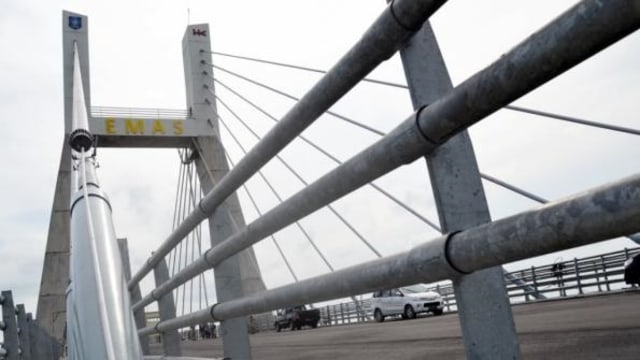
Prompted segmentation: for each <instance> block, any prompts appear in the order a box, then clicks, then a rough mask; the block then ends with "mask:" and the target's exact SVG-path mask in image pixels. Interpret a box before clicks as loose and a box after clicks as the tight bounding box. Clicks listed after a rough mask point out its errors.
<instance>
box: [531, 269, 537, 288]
mask: <svg viewBox="0 0 640 360" xmlns="http://www.w3.org/2000/svg"><path fill="white" fill-rule="evenodd" d="M531 283H532V285H533V291H535V292H536V294H538V293H539V292H538V279H537V278H536V267H535V266H532V267H531Z"/></svg>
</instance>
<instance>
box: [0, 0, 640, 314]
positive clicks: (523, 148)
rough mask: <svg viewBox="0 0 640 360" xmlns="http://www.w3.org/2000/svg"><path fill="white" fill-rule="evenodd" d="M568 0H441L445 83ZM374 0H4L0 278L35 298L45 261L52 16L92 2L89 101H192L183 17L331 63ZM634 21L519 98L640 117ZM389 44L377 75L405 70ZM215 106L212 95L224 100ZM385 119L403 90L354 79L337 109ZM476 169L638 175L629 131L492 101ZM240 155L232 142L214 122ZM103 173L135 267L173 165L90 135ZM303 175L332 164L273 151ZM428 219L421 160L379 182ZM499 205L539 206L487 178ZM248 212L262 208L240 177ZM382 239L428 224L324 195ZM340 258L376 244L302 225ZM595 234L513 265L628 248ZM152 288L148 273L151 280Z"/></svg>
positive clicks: (55, 85)
mask: <svg viewBox="0 0 640 360" xmlns="http://www.w3.org/2000/svg"><path fill="white" fill-rule="evenodd" d="M575 2H576V1H569V0H546V1H531V0H521V1H513V0H494V1H488V2H480V1H473V0H457V1H451V2H450V3H448V4H446V5H445V6H443V7H442V9H441V10H440V11H439V12H438V13H437V14H436V15H435V16H433V18H432V24H433V27H434V31H435V32H436V36H437V37H438V40H439V41H440V45H441V48H442V52H443V54H444V57H445V61H446V63H447V66H448V68H449V71H450V74H451V77H452V79H453V82H454V84H458V83H460V82H462V81H464V80H465V79H466V78H467V77H469V76H471V75H473V74H474V73H475V72H477V71H479V70H481V69H482V68H484V67H485V66H487V65H489V64H490V63H491V62H493V61H494V60H495V59H497V58H499V57H500V55H501V54H503V53H505V52H506V51H508V50H509V49H510V48H512V47H513V46H514V45H516V44H517V43H518V42H520V41H521V40H522V39H524V38H525V37H527V36H528V35H530V34H531V33H532V32H534V31H535V30H537V29H538V28H540V27H541V26H543V25H545V24H546V23H548V22H549V21H551V20H552V19H553V18H554V17H556V16H558V15H559V14H560V13H562V12H563V11H564V10H565V9H567V8H569V7H570V6H571V5H572V4H573V3H575ZM384 6H385V1H383V0H379V1H370V0H351V1H340V0H313V1H312V0H307V1H300V0H298V1H294V0H288V1H285V0H271V1H258V0H255V1H249V0H246V1H217V0H213V1H148V2H141V1H136V2H134V1H122V0H116V1H108V2H107V1H100V2H99V1H35V0H8V1H6V0H5V1H4V2H3V4H2V11H1V12H0V49H2V51H1V52H0V119H1V121H2V129H1V131H2V135H3V140H2V141H0V151H1V153H2V154H3V155H4V156H2V158H0V169H2V176H0V199H2V202H1V205H0V230H1V231H0V256H1V258H0V289H12V290H13V291H14V293H15V297H16V301H17V302H19V303H23V302H24V303H25V304H26V306H27V309H28V310H29V311H35V307H36V301H37V294H38V288H39V282H40V277H41V271H42V261H43V255H44V248H45V242H46V236H47V229H48V225H49V216H50V211H51V204H52V200H53V192H54V186H55V181H56V178H55V177H56V173H57V167H58V163H59V156H60V150H61V146H62V138H63V128H64V125H63V124H64V120H63V95H62V55H61V48H62V47H61V38H62V35H61V13H62V10H63V9H66V10H71V11H76V12H79V13H82V14H86V15H88V16H89V23H90V25H89V26H90V33H89V46H90V67H91V74H90V77H91V93H92V103H93V105H94V106H96V105H97V106H120V107H148V108H176V109H182V108H184V107H185V105H184V104H185V91H184V79H183V67H182V52H181V39H182V36H183V33H184V29H185V26H186V25H187V24H188V23H205V22H206V23H209V24H210V26H211V36H212V39H213V49H214V51H220V52H227V53H232V54H237V55H245V56H252V57H258V58H263V59H270V60H275V61H282V62H288V63H293V64H298V65H305V66H310V67H317V68H323V69H327V68H329V67H331V66H332V65H333V64H334V63H335V62H336V60H337V59H338V58H339V57H340V56H341V55H342V54H344V52H345V51H347V50H348V49H349V47H350V46H351V45H352V44H353V43H354V42H355V41H356V40H357V39H358V38H359V37H360V35H361V34H362V33H363V32H364V31H365V30H366V28H367V27H368V26H369V25H370V24H371V23H372V22H373V20H374V19H375V18H376V17H377V16H378V14H379V13H380V12H381V11H382V10H383V8H384ZM214 63H216V64H219V65H221V66H223V67H226V68H229V69H231V70H234V71H237V72H239V73H242V74H244V75H246V76H248V77H251V78H254V79H256V80H259V81H263V82H265V83H267V84H270V85H272V86H274V87H277V88H279V89H282V90H284V91H287V92H290V93H292V94H294V95H296V96H300V95H302V94H304V92H305V91H306V90H307V89H308V88H309V87H310V86H311V85H312V84H313V82H314V81H316V80H317V79H318V78H319V75H317V74H312V73H305V72H301V71H296V70H291V69H282V68H277V67H273V66H270V65H260V64H253V63H250V62H246V61H242V60H235V59H227V58H222V57H217V56H215V57H214ZM638 64H640V36H638V34H632V35H631V36H629V37H628V38H626V39H624V40H623V41H621V42H620V43H618V44H616V45H614V46H612V47H610V48H609V49H606V50H605V51H604V52H602V53H601V54H598V55H596V56H595V57H593V58H592V59H590V60H588V61H587V62H585V63H583V64H581V65H579V66H577V67H576V68H574V69H573V70H571V71H569V72H567V73H566V74H564V75H562V76H560V77H558V78H557V79H555V80H553V81H552V82H550V83H548V84H546V85H544V86H542V87H541V88H540V89H538V90H536V91H535V92H533V93H531V94H530V95H527V96H525V97H524V98H522V99H519V100H517V101H516V102H515V104H517V105H520V106H526V107H531V108H535V109H539V110H544V111H550V112H556V113H561V114H565V115H570V116H577V117H583V118H587V119H591V120H595V121H600V122H605V123H609V124H615V125H620V126H627V127H634V128H639V127H640V126H638V125H637V121H636V120H637V113H638V99H639V98H640V88H639V87H638V85H637V84H639V83H640V71H638ZM215 75H216V76H217V77H219V78H220V80H222V81H224V82H225V83H228V84H229V85H231V86H232V87H233V88H234V89H236V90H237V91H238V92H240V93H242V94H244V95H245V96H247V97H249V98H250V99H252V100H253V101H255V102H256V103H258V104H260V105H262V106H264V107H265V109H267V110H268V111H269V112H271V113H273V114H274V115H276V116H278V117H280V116H282V115H283V114H284V113H285V112H286V111H287V110H288V109H289V108H290V107H291V106H292V102H291V101H290V100H287V99H284V98H282V97H280V96H278V95H274V94H271V93H269V92H267V91H264V90H261V89H259V88H256V87H255V86H253V85H249V84H246V83H244V82H242V81H241V80H237V79H234V78H232V77H230V76H228V75H225V74H222V73H216V74H215ZM403 76H404V75H403V72H402V68H401V64H400V62H399V60H398V58H397V56H396V57H394V58H392V59H390V60H389V61H387V62H385V63H384V64H382V65H381V66H380V68H379V69H377V70H376V71H375V72H374V73H373V74H372V75H371V77H374V78H378V79H385V80H389V81H395V82H402V83H404V77H403ZM218 93H219V95H220V97H221V98H222V99H223V100H225V101H226V102H228V103H229V104H230V105H231V106H232V107H233V108H234V110H236V111H237V112H238V114H240V116H242V117H243V118H244V119H246V121H247V122H248V123H249V124H251V126H252V128H253V129H255V131H256V132H258V133H259V134H264V133H265V132H266V131H268V129H269V127H270V126H272V123H271V122H270V120H268V119H267V118H265V117H264V116H262V115H259V114H258V113H257V112H255V111H252V110H251V109H250V108H249V107H248V106H246V104H243V103H242V102H241V101H239V100H238V99H237V98H235V97H234V96H233V95H232V94H230V93H229V92H227V91H224V89H220V88H218ZM219 108H220V107H219ZM333 110H335V111H336V112H339V113H341V114H343V115H347V116H349V117H352V118H354V119H356V120H358V121H361V122H364V123H367V124H368V125H370V126H373V127H375V128H378V129H380V130H383V131H388V130H390V129H392V128H393V127H394V126H395V125H396V124H397V123H399V122H400V121H401V120H403V119H405V118H406V117H407V116H408V115H409V114H410V113H411V112H412V111H411V105H410V102H409V98H408V94H407V92H406V91H405V90H402V89H397V88H388V87H382V86H379V85H372V84H361V85H359V86H358V87H357V88H356V89H354V91H352V92H351V93H349V94H348V95H347V96H346V97H345V98H344V99H343V100H341V101H340V102H339V103H338V104H336V105H335V106H334V108H333ZM220 114H221V116H222V117H223V118H224V119H225V121H227V122H228V123H229V125H230V126H231V128H232V130H233V131H234V133H236V134H237V136H238V137H239V138H240V139H241V141H242V142H243V145H244V146H245V147H246V148H251V147H252V146H253V145H254V144H255V139H254V138H252V137H251V135H250V134H249V133H247V132H246V131H245V130H244V129H242V127H241V126H240V125H239V124H238V123H237V122H236V121H235V120H234V119H233V118H232V117H231V116H230V115H229V114H228V113H227V112H226V111H224V110H222V109H221V111H220ZM305 135H306V136H308V137H309V138H310V139H312V140H314V141H316V142H317V143H319V144H321V145H322V146H323V147H324V148H326V149H327V150H328V151H330V152H331V153H333V154H335V155H336V156H337V157H338V158H340V159H343V160H346V159H348V158H349V157H350V156H352V155H353V154H355V153H357V152H358V151H359V150H361V149H362V148H363V147H365V146H366V145H368V144H370V143H372V142H374V141H375V140H377V138H378V137H377V136H375V135H373V134H369V133H366V132H364V131H362V130H361V129H357V128H354V127H353V126H351V125H348V124H345V123H343V122H341V121H340V120H337V119H335V118H332V117H328V116H324V117H322V118H320V119H319V120H318V121H317V122H316V123H315V124H314V125H313V126H311V127H310V128H309V129H308V130H307V131H306V132H305ZM471 135H472V139H473V141H474V146H475V150H476V155H477V158H478V162H479V165H480V168H481V170H482V171H483V172H486V173H487V174H490V175H493V176H496V177H498V178H500V179H503V180H505V181H508V182H510V183H512V184H514V185H517V186H520V187H522V188H524V189H527V190H528V191H531V192H533V193H535V194H537V195H540V196H542V197H545V198H549V199H557V198H561V197H564V196H567V195H569V194H573V193H576V192H579V191H582V190H585V189H588V188H591V187H594V186H596V185H599V184H602V183H604V182H607V181H612V180H616V179H619V178H622V177H624V176H628V175H631V174H634V173H636V172H637V161H638V158H640V157H639V156H640V143H639V139H636V138H633V136H632V135H627V134H621V133H615V132H611V131H606V130H599V129H593V128H589V127H585V126H580V125H574V124H569V123H564V122H560V121H557V120H550V119H545V118H540V117H535V116H531V115H524V114H520V113H515V112H512V111H508V110H502V111H499V112H498V113H496V114H495V115H493V116H491V117H490V118H488V119H487V120H485V121H483V122H482V123H480V124H478V125H475V126H474V127H472V128H471ZM223 141H224V142H225V144H226V145H227V148H228V152H229V154H230V155H231V157H232V158H233V159H234V161H237V160H238V159H239V158H240V156H241V151H240V149H239V148H238V147H237V146H236V145H235V144H234V143H233V142H232V140H231V139H230V138H229V136H228V135H227V134H226V133H225V132H224V131H223ZM98 156H99V161H100V163H101V168H100V169H99V174H98V175H99V177H100V180H101V182H102V185H103V189H104V190H105V191H106V192H107V193H108V194H109V196H110V198H111V200H112V205H113V209H114V221H115V225H116V231H117V233H118V236H119V237H127V238H128V239H129V243H130V249H131V256H132V261H133V266H132V267H133V269H138V268H139V267H140V264H141V263H142V262H143V261H144V260H145V259H146V257H148V256H149V254H150V252H151V251H152V250H153V249H155V248H156V247H157V246H158V245H159V244H160V243H161V242H162V241H163V240H164V239H165V238H166V236H167V235H168V234H169V233H170V231H171V219H172V217H173V202H174V196H175V189H176V181H177V176H178V165H179V164H178V158H177V155H176V151H175V150H164V151H158V150H101V151H99V153H98ZM282 156H283V158H285V159H286V160H287V161H289V162H290V163H291V165H292V166H293V167H295V168H296V169H298V170H299V171H300V172H301V173H302V176H304V177H305V179H306V180H307V181H313V180H314V179H316V178H318V177H319V176H321V175H322V174H324V173H326V172H327V171H329V170H330V169H331V168H332V167H333V166H334V164H333V163H331V162H330V161H328V160H327V159H326V158H323V157H322V155H321V154H319V153H317V152H314V150H312V149H311V148H309V147H308V146H306V145H304V144H302V143H299V142H294V143H293V144H292V145H291V146H289V147H287V149H285V150H284V152H283V153H282ZM264 172H265V175H267V176H268V177H269V178H270V179H271V180H272V181H273V182H274V184H275V187H276V188H277V189H278V191H279V192H280V193H281V195H282V196H283V197H285V198H286V197H288V196H290V195H291V194H293V193H295V192H296V191H298V190H299V189H301V188H302V185H301V184H300V183H298V182H297V181H296V179H295V178H293V177H292V176H291V175H290V174H289V173H287V172H286V169H285V168H284V167H282V166H281V165H280V164H278V163H276V162H271V163H269V164H267V165H266V167H265V168H264ZM377 183H378V184H380V185H381V186H383V187H384V188H385V189H387V190H388V191H390V192H392V193H393V194H394V195H396V196H397V197H398V198H400V199H402V200H403V201H405V202H407V203H408V204H410V205H411V206H412V207H414V208H415V209H417V210H419V211H420V212H421V213H422V214H424V215H425V216H427V217H428V218H430V219H432V220H433V221H436V222H437V218H436V211H435V208H434V205H433V197H432V195H431V190H430V187H429V181H428V175H427V174H426V166H425V163H424V161H423V160H418V161H416V162H415V163H414V164H411V165H409V166H405V167H403V168H401V169H399V170H398V171H396V172H394V173H392V174H390V175H388V176H385V177H383V178H382V179H380V180H378V181H377ZM248 185H249V187H250V189H251V191H252V192H253V193H254V196H256V200H257V202H258V203H259V206H260V207H261V210H262V211H263V212H265V211H267V210H269V209H270V208H272V207H273V206H275V205H277V200H276V199H275V197H274V196H273V195H272V194H270V192H269V190H268V188H267V187H266V186H265V185H264V183H262V181H261V180H260V179H259V178H258V177H254V178H252V179H251V180H250V181H249V183H248ZM485 191H486V194H487V198H488V201H489V204H490V209H491V213H492V217H493V218H494V219H498V218H502V217H505V216H508V215H511V214H514V213H517V212H519V211H522V210H526V209H529V208H532V207H535V206H537V204H536V203H534V202H532V201H530V200H527V199H524V198H522V197H521V196H519V195H517V194H513V193H510V192H508V191H506V190H504V189H501V188H498V187H496V186H495V185H492V184H487V183H485ZM240 199H241V203H242V206H243V210H244V212H245V217H246V219H247V222H250V221H252V220H254V219H255V218H256V216H257V215H256V212H255V210H254V209H253V208H252V207H251V204H250V203H249V202H248V200H247V197H246V195H245V194H244V193H243V192H241V193H240ZM335 206H336V208H337V209H339V210H340V211H341V212H342V213H343V214H344V216H345V217H346V218H348V219H349V220H350V221H351V222H353V225H354V226H355V227H356V228H357V229H358V230H359V231H360V232H361V233H363V234H364V235H365V236H366V237H367V238H368V239H369V241H370V242H371V243H372V244H373V245H374V246H375V247H376V248H377V249H378V250H379V251H380V252H382V253H383V254H385V255H388V254H392V253H395V252H398V251H402V250H407V249H409V248H410V247H411V246H413V245H416V244H418V243H420V242H423V241H426V240H429V239H431V238H434V237H435V236H436V235H437V233H436V232H435V231H433V230H432V229H430V228H429V227H427V226H426V225H424V224H423V223H421V222H420V221H419V220H417V219H416V218H414V217H412V216H411V215H410V214H408V213H406V212H405V211H404V210H402V209H400V208H399V207H397V206H396V205H394V204H393V203H391V202H390V201H389V200H386V199H385V198H383V197H382V196H380V195H379V194H377V193H375V192H374V191H372V190H371V189H369V188H365V189H362V190H360V191H357V192H356V193H354V194H353V195H350V196H348V197H346V198H344V199H341V200H339V201H338V202H336V203H335ZM301 223H302V224H303V225H304V226H305V227H306V228H307V230H308V231H309V233H310V234H311V235H312V237H313V238H314V239H315V241H316V242H317V243H318V245H319V247H320V248H321V249H322V250H323V251H324V252H326V255H327V257H328V258H329V259H330V261H331V262H332V264H333V265H334V266H335V267H336V268H342V267H345V266H348V265H351V264H355V263H358V262H362V261H364V260H368V259H373V258H374V255H373V254H372V253H371V252H370V251H369V250H367V248H366V247H365V246H364V245H362V244H361V243H359V241H358V240H357V239H356V237H355V236H353V235H352V234H350V233H349V231H348V230H347V229H346V228H345V227H344V226H343V225H341V224H340V223H339V222H338V221H337V220H336V219H335V218H333V217H332V216H331V215H330V213H328V212H327V211H326V210H321V211H319V212H318V213H317V214H313V215H311V216H310V217H308V218H305V219H304V220H302V222H301ZM276 236H277V238H278V240H279V241H280V242H281V244H282V246H283V249H284V251H285V253H286V254H287V255H288V257H289V258H290V260H291V262H292V266H293V267H294V270H295V271H296V273H297V274H298V276H299V277H301V278H305V277H309V276H313V275H318V274H321V273H324V272H326V271H327V269H326V268H325V267H324V265H322V263H321V260H320V259H319V258H318V257H317V256H316V255H315V254H314V253H313V251H312V250H311V248H310V246H309V245H308V243H306V241H305V240H304V239H303V237H302V236H301V234H300V233H299V232H297V231H296V230H295V229H293V228H288V229H285V230H283V231H281V232H280V233H278V234H277V235H276ZM633 245H634V244H633V243H632V242H630V241H628V240H624V239H619V240H616V241H612V242H603V243H600V244H598V245H595V246H591V247H589V248H586V249H577V250H576V249H574V250H571V251H568V252H563V253H560V254H552V255H548V256H546V257H545V258H544V259H542V260H539V259H538V260H530V261H525V262H522V263H519V264H514V265H511V266H510V267H509V268H511V269H516V268H519V267H523V266H528V265H530V264H534V263H545V262H546V263H550V262H553V261H555V260H558V259H565V260H566V259H571V258H573V257H574V256H578V257H579V256H584V255H587V254H593V253H599V252H604V251H616V250H620V249H622V248H623V247H625V246H633ZM255 249H256V253H257V256H258V261H259V263H260V265H261V267H262V271H263V275H264V280H265V282H266V284H267V286H268V287H274V286H278V285H282V284H285V283H288V282H290V281H291V277H290V276H289V275H288V273H287V272H286V268H285V267H284V264H283V263H282V261H280V260H279V259H278V257H277V253H276V252H275V248H274V247H273V245H272V244H271V243H270V242H267V241H265V242H263V243H260V244H259V245H257V246H256V247H255ZM144 286H145V287H146V290H145V291H144V292H146V291H148V290H149V288H150V281H149V279H146V280H145V282H144Z"/></svg>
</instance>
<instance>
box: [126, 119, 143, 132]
mask: <svg viewBox="0 0 640 360" xmlns="http://www.w3.org/2000/svg"><path fill="white" fill-rule="evenodd" d="M134 121H135V123H134ZM124 130H125V133H126V134H127V135H130V134H134V135H137V134H138V133H140V135H143V134H144V121H142V120H133V119H125V120H124Z"/></svg>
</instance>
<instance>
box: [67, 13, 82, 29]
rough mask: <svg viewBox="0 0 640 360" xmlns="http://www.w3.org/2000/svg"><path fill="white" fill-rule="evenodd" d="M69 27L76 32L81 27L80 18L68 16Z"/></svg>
mask: <svg viewBox="0 0 640 360" xmlns="http://www.w3.org/2000/svg"><path fill="white" fill-rule="evenodd" d="M69 27H70V28H72V29H73V30H78V29H80V28H81V27H82V18H81V17H80V16H69Z"/></svg>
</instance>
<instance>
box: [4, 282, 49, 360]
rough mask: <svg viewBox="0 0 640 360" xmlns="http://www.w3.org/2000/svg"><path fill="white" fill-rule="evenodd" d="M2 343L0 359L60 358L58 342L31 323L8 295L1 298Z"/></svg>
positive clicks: (22, 306)
mask: <svg viewBox="0 0 640 360" xmlns="http://www.w3.org/2000/svg"><path fill="white" fill-rule="evenodd" d="M0 308H1V309H2V321H0V331H1V332H3V335H4V336H3V338H4V343H2V344H0V359H2V360H19V359H20V360H31V359H34V360H35V359H54V358H57V355H58V354H59V349H58V342H57V341H56V339H55V338H53V337H51V336H50V335H49V334H47V333H46V331H45V330H44V329H42V328H41V327H40V325H38V323H37V322H36V321H34V319H33V316H32V315H31V313H27V312H26V311H25V308H24V305H23V304H18V305H15V303H14V300H13V294H12V292H11V291H8V290H6V291H2V293H1V294H0Z"/></svg>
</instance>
